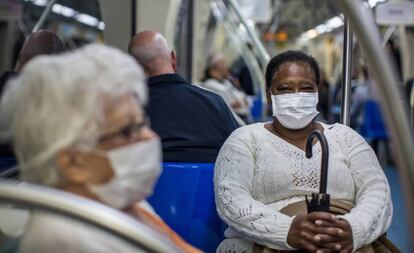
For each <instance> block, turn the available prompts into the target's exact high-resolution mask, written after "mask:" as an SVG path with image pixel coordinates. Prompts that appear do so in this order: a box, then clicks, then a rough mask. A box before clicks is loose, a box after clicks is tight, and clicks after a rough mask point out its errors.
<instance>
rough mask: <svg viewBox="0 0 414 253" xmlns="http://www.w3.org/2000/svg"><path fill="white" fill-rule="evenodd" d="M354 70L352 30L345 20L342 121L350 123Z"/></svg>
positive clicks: (346, 123)
mask: <svg viewBox="0 0 414 253" xmlns="http://www.w3.org/2000/svg"><path fill="white" fill-rule="evenodd" d="M351 72H352V30H351V27H350V25H349V22H348V20H347V19H346V18H345V20H344V49H343V54H342V92H341V93H342V94H341V98H342V100H341V123H342V124H344V125H347V126H349V125H350V119H351V113H350V110H351V74H352V73H351Z"/></svg>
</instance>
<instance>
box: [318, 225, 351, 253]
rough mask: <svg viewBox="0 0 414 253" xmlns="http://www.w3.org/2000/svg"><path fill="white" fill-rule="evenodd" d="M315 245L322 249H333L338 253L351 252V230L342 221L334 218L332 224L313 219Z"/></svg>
mask: <svg viewBox="0 0 414 253" xmlns="http://www.w3.org/2000/svg"><path fill="white" fill-rule="evenodd" d="M314 224H315V226H316V229H315V231H316V235H315V237H314V239H315V240H316V244H317V245H318V246H320V247H323V248H328V249H335V250H336V251H339V253H349V252H352V249H353V247H354V244H353V237H352V228H351V226H350V225H349V223H348V222H347V221H346V220H344V219H339V218H335V220H334V222H329V221H326V220H322V219H315V220H314Z"/></svg>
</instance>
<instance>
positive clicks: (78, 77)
mask: <svg viewBox="0 0 414 253" xmlns="http://www.w3.org/2000/svg"><path fill="white" fill-rule="evenodd" d="M129 93H133V94H135V95H136V96H137V98H138V101H139V102H140V103H141V105H143V104H144V103H145V102H146V100H147V89H146V84H145V79H144V74H143V71H142V69H141V67H140V66H139V65H138V64H137V63H136V61H135V60H134V59H133V58H132V57H130V56H128V55H126V54H124V53H122V52H121V51H119V50H117V49H114V48H110V47H108V46H104V45H98V44H94V45H89V46H86V47H84V48H81V49H79V50H76V51H72V52H70V53H66V54H62V55H57V56H39V57H36V58H35V59H33V60H32V61H30V62H29V63H28V64H27V65H26V66H25V67H24V68H23V71H22V72H21V74H20V75H19V77H18V78H16V79H14V80H12V81H10V82H9V83H8V84H7V88H6V91H5V93H4V94H3V98H2V101H1V107H0V115H1V118H0V133H2V135H1V136H2V137H3V138H9V139H12V140H13V145H14V149H15V153H16V156H17V158H18V161H19V166H20V171H21V176H22V179H23V180H27V181H31V182H36V183H40V184H45V185H51V186H54V185H56V184H57V183H58V182H59V179H60V177H59V172H58V170H57V165H56V161H55V157H56V153H57V152H58V151H59V150H61V149H62V148H65V147H69V146H74V145H87V146H91V145H95V143H96V140H97V138H98V136H99V134H100V129H99V128H100V127H99V126H100V124H99V123H100V122H101V120H102V115H103V101H102V98H103V97H105V99H109V100H111V99H116V98H118V97H120V96H122V95H125V94H129Z"/></svg>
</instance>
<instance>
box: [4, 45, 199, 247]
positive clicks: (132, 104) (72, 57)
mask: <svg viewBox="0 0 414 253" xmlns="http://www.w3.org/2000/svg"><path fill="white" fill-rule="evenodd" d="M51 70H53V71H51ZM146 100H147V93H146V85H145V82H144V74H143V72H142V70H141V68H140V67H139V66H138V65H137V64H136V62H135V61H134V60H133V59H132V58H130V57H129V56H127V55H125V54H123V53H122V52H120V51H118V50H115V49H111V48H109V47H106V46H100V45H91V46H87V47H85V48H83V49H80V50H77V51H74V52H72V53H67V54H63V55H60V56H42V57H38V58H36V59H34V60H32V61H31V62H30V63H28V64H27V66H26V67H25V68H24V69H23V71H22V72H21V74H20V75H19V77H18V78H16V79H14V80H13V81H11V82H10V83H9V85H8V86H7V87H6V90H5V93H4V95H3V97H2V100H1V107H0V108H1V112H0V113H1V115H2V117H1V120H2V121H1V122H0V123H1V124H0V126H1V127H2V130H3V131H2V133H5V134H4V135H3V136H8V137H11V139H12V140H13V143H14V150H15V153H16V156H17V158H18V162H19V166H20V171H21V178H22V180H24V181H29V182H33V183H38V184H42V185H47V186H51V187H55V188H59V189H61V190H64V191H67V192H71V193H74V194H77V195H80V196H83V197H86V198H89V199H93V200H96V201H100V202H102V203H105V204H107V205H109V206H112V207H114V208H117V209H120V210H124V211H127V212H130V213H131V214H132V215H135V216H136V217H137V218H138V219H140V220H141V221H142V222H144V223H146V224H148V225H150V226H153V227H154V229H155V230H157V231H159V232H160V233H161V234H162V235H165V236H166V237H167V238H168V239H169V240H170V241H171V242H172V243H174V244H175V245H176V246H177V247H178V248H180V249H182V250H183V252H199V250H197V249H195V248H193V247H192V246H190V245H189V244H187V243H186V242H184V241H183V240H182V239H181V238H180V237H179V236H178V235H177V234H175V233H174V232H173V231H172V230H171V229H170V228H169V227H168V226H167V225H166V224H165V223H163V222H162V220H161V219H160V218H159V217H158V216H157V215H156V214H155V213H154V212H153V211H152V209H151V208H149V207H148V206H149V205H148V203H146V202H145V199H146V198H147V197H148V196H149V195H150V194H151V192H152V189H153V187H154V184H155V182H156V181H157V178H158V176H159V174H160V172H161V167H160V165H161V145H160V141H159V138H158V136H157V135H156V134H155V133H154V132H153V131H151V129H149V128H148V127H147V126H146V124H145V121H144V111H143V109H142V108H143V106H144V105H145V102H146ZM127 248H128V247H127V246H125V245H120V244H119V242H112V241H108V240H107V237H105V236H102V235H101V234H100V233H99V231H96V230H94V229H92V228H89V229H87V228H85V227H83V226H78V225H77V224H75V223H73V222H72V221H71V220H68V219H66V218H63V217H60V216H56V215H52V214H48V213H43V212H40V211H37V212H34V213H33V215H32V217H31V220H30V221H29V223H28V226H27V228H26V233H25V234H24V236H23V238H22V245H21V248H20V252H22V253H24V252H134V251H130V250H127ZM51 249H56V251H53V250H51Z"/></svg>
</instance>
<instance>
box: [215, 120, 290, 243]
mask: <svg viewBox="0 0 414 253" xmlns="http://www.w3.org/2000/svg"><path fill="white" fill-rule="evenodd" d="M245 129H246V127H242V128H239V129H237V130H236V131H235V132H233V134H232V135H231V136H230V137H229V138H228V139H227V141H226V142H225V143H224V145H223V147H222V148H221V150H220V153H219V155H218V158H217V161H216V165H215V175H214V190H215V194H216V204H217V211H218V214H219V216H220V217H221V218H222V219H223V220H224V222H225V223H227V224H228V225H229V226H230V227H231V228H232V229H234V230H235V231H237V232H238V233H240V234H241V235H243V237H244V238H245V239H247V240H250V241H254V242H256V243H258V244H260V245H263V246H267V247H269V248H273V249H278V250H289V249H292V248H291V247H290V246H289V245H288V244H287V234H288V231H289V228H290V225H291V223H292V220H293V218H291V217H288V216H286V215H284V214H281V213H279V212H277V211H276V210H274V209H272V208H270V207H268V206H266V205H265V204H263V203H261V202H259V201H256V200H255V199H254V197H253V196H252V189H253V186H252V182H253V178H254V174H255V173H254V171H255V169H256V168H255V166H256V165H255V162H254V161H255V158H254V153H253V147H252V145H251V138H252V136H250V135H251V134H250V133H248V131H245Z"/></svg>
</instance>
